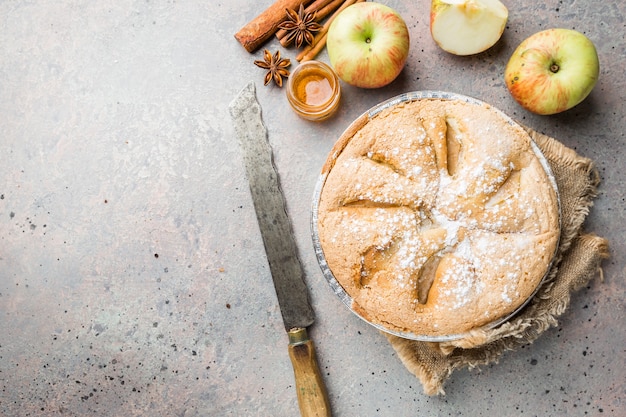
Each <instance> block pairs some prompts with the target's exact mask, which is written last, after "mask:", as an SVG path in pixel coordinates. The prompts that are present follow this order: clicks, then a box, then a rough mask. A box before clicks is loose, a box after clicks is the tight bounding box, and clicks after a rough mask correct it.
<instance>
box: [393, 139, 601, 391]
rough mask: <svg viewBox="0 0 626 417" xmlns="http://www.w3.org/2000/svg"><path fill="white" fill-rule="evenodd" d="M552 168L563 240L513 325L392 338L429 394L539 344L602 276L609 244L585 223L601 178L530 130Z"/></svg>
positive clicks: (587, 165) (584, 160)
mask: <svg viewBox="0 0 626 417" xmlns="http://www.w3.org/2000/svg"><path fill="white" fill-rule="evenodd" d="M528 131H529V133H530V135H531V137H532V138H533V139H534V140H535V142H536V143H537V145H538V146H539V148H541V150H542V151H543V153H544V155H545V156H546V158H547V159H548V162H549V164H550V166H551V168H552V171H553V174H554V177H555V179H556V183H557V187H558V189H559V194H560V198H561V239H560V242H559V247H558V249H557V254H556V259H555V261H554V263H553V265H552V268H551V270H550V272H549V275H548V277H547V278H546V280H545V281H544V283H543V284H542V286H541V287H540V288H539V290H538V292H537V293H536V295H535V296H534V297H533V299H532V300H531V301H530V302H529V303H528V304H527V305H526V307H524V308H523V309H522V310H521V311H520V312H519V313H518V314H517V315H515V316H514V317H513V318H512V319H511V320H509V321H508V322H506V323H504V324H502V325H500V326H499V327H496V328H494V329H490V330H476V331H473V332H471V334H470V336H468V337H466V338H464V339H461V340H455V341H452V342H444V343H432V342H420V341H414V340H407V339H404V338H400V337H397V336H392V335H389V334H386V336H387V338H388V340H389V342H390V343H391V345H392V346H393V348H394V349H395V350H396V352H397V354H398V356H399V357H400V359H401V360H402V362H403V363H404V365H405V366H406V367H407V369H408V370H409V371H410V372H412V373H413V374H415V376H416V377H417V378H418V379H419V380H420V381H421V383H422V385H423V387H424V392H425V393H426V394H428V395H438V394H444V390H443V386H444V383H445V381H446V380H447V379H448V378H449V377H450V375H451V374H452V372H453V371H454V370H455V369H459V368H463V367H468V368H470V369H471V368H473V367H475V366H478V365H487V364H489V363H495V362H497V361H498V360H499V358H500V357H501V356H502V354H503V353H504V352H505V351H509V350H515V349H517V348H519V347H521V346H523V345H527V344H529V343H532V342H533V341H535V340H536V339H537V338H538V337H539V336H540V335H541V334H542V333H543V332H545V331H546V330H547V329H549V328H550V326H556V325H557V317H559V316H560V315H561V314H563V312H565V310H566V309H567V307H568V306H569V302H570V297H571V294H572V293H573V292H574V291H576V290H578V289H580V288H581V287H583V286H585V285H586V284H587V283H588V282H589V281H590V280H591V279H592V278H594V277H597V276H599V277H601V276H602V270H601V263H602V260H603V259H605V258H607V257H608V252H609V251H608V242H607V241H606V239H603V238H601V237H598V236H595V235H592V234H586V233H584V232H582V224H583V222H584V220H585V218H586V217H587V214H588V213H589V209H590V207H591V206H592V204H593V199H594V198H595V197H596V190H597V187H598V184H599V181H600V179H599V175H598V172H597V171H596V169H595V168H594V165H593V162H592V161H591V160H589V159H587V158H583V157H581V156H579V155H578V154H576V152H575V151H573V150H572V149H569V148H567V147H566V146H564V145H563V144H562V143H560V142H559V141H557V140H556V139H553V138H550V137H548V136H545V135H542V134H540V133H537V132H535V131H533V130H531V129H528Z"/></svg>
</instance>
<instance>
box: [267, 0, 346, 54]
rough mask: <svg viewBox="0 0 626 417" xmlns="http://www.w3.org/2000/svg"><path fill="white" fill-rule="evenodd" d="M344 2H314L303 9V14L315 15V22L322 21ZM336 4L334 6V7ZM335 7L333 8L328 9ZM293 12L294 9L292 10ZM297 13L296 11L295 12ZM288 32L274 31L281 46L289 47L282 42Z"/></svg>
mask: <svg viewBox="0 0 626 417" xmlns="http://www.w3.org/2000/svg"><path fill="white" fill-rule="evenodd" d="M343 2H344V0H315V1H314V2H313V3H311V4H309V5H308V6H307V7H306V8H305V9H304V12H305V13H316V15H315V21H316V22H319V21H321V20H322V19H324V18H325V17H326V16H328V15H329V14H331V13H332V12H333V10H335V9H336V8H337V7H339V5H340V4H341V3H343ZM335 4H336V5H335ZM332 5H335V6H334V7H333V8H331V7H329V6H332ZM294 10H295V9H294ZM296 12H297V10H296ZM287 33H288V31H286V30H285V29H278V30H277V31H276V38H278V40H279V41H280V44H281V45H282V46H289V43H288V42H283V39H284V38H285V36H287Z"/></svg>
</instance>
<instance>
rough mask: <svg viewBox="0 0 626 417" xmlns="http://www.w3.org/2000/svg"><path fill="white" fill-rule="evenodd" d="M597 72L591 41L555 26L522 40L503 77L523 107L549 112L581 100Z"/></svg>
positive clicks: (554, 111) (598, 68)
mask: <svg viewBox="0 0 626 417" xmlns="http://www.w3.org/2000/svg"><path fill="white" fill-rule="evenodd" d="M599 72H600V63H599V61H598V54H597V52H596V48H595V46H594V44H593V42H591V40H589V38H587V37H586V36H585V35H583V34H582V33H580V32H577V31H575V30H571V29H560V28H556V29H548V30H544V31H541V32H538V33H535V34H534V35H532V36H530V37H529V38H527V39H526V40H524V41H523V42H522V43H521V44H520V45H519V46H518V47H517V49H516V50H515V52H513V55H512V56H511V58H510V59H509V62H508V64H507V66H506V69H505V71H504V80H505V82H506V86H507V88H508V89H509V91H510V92H511V95H512V96H513V98H514V99H515V100H516V101H517V102H518V103H519V104H520V105H521V106H522V107H524V108H525V109H527V110H529V111H531V112H533V113H537V114H544V115H548V114H555V113H560V112H562V111H565V110H568V109H571V108H572V107H574V106H575V105H577V104H578V103H580V102H581V101H583V100H584V99H585V98H586V97H587V96H588V95H589V93H590V92H591V90H592V89H593V87H594V86H595V85H596V82H597V81H598V75H599Z"/></svg>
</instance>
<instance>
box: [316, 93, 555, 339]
mask: <svg viewBox="0 0 626 417" xmlns="http://www.w3.org/2000/svg"><path fill="white" fill-rule="evenodd" d="M430 99H436V100H461V101H464V102H466V103H469V104H475V105H479V106H489V108H490V110H493V111H495V112H496V113H498V114H499V116H500V117H501V118H502V119H503V120H504V121H506V122H507V123H509V124H511V125H514V126H520V125H519V124H518V123H516V122H515V121H514V120H513V119H511V118H510V117H509V116H507V115H506V114H505V113H503V112H502V111H500V110H498V109H496V108H494V107H493V106H491V105H489V104H487V103H485V102H483V101H480V100H477V99H475V98H472V97H468V96H464V95H461V94H456V93H450V92H443V91H413V92H409V93H404V94H401V95H398V96H396V97H393V98H390V99H388V100H386V101H384V102H382V103H379V104H377V105H376V106H374V107H372V108H371V109H369V110H368V111H366V112H365V113H363V114H362V115H361V116H359V117H358V118H357V119H356V120H354V121H353V122H352V123H351V124H350V126H348V128H347V129H346V130H345V131H344V132H343V133H342V135H341V137H340V138H341V139H340V141H341V140H344V142H345V143H343V144H341V143H338V144H336V145H335V146H334V147H333V149H332V150H331V153H330V154H329V156H328V158H327V160H326V163H325V165H324V168H323V169H322V173H321V174H320V176H319V178H318V180H317V183H316V186H315V191H314V195H313V203H312V209H311V233H312V239H313V248H314V251H315V255H316V257H317V261H318V263H319V266H320V269H321V271H322V274H323V276H324V278H325V279H326V281H327V282H328V284H329V285H330V288H331V289H332V291H333V292H334V293H335V294H336V295H337V297H339V299H340V300H341V301H342V302H343V304H345V305H346V306H347V307H348V309H349V310H350V311H352V313H353V314H355V315H356V316H357V317H359V318H360V319H362V320H363V321H365V322H366V323H368V324H370V325H371V326H373V327H375V328H376V329H378V330H381V331H383V332H386V333H388V334H392V335H395V336H398V337H402V338H405V339H411V340H418V341H426V342H448V341H453V340H458V339H463V338H464V337H467V336H468V335H469V334H470V333H469V332H464V333H458V334H447V335H425V334H416V333H412V332H404V331H398V330H396V329H391V328H388V327H386V326H383V325H381V324H379V323H375V322H372V321H370V320H368V319H367V318H365V317H364V316H363V315H361V314H359V312H358V311H356V310H355V309H354V308H353V299H352V297H351V296H350V295H349V294H348V293H347V292H346V290H345V289H344V288H343V286H342V285H341V284H340V282H339V281H338V280H337V278H336V277H335V276H334V274H333V272H332V270H331V268H330V266H329V265H328V263H327V261H326V257H325V255H324V249H323V248H322V244H321V241H320V236H319V212H318V210H319V204H320V199H321V196H322V191H323V188H324V185H325V183H326V179H327V177H328V174H329V172H330V170H331V168H329V167H332V166H333V165H334V163H335V161H336V160H337V158H338V157H339V155H340V154H341V151H342V150H343V148H344V147H345V145H346V144H347V143H348V142H349V139H350V138H351V137H352V136H353V135H354V133H355V132H356V131H357V130H358V129H360V127H362V126H364V125H365V124H366V123H367V122H368V121H369V120H370V119H371V118H373V117H375V116H376V115H377V114H378V113H380V112H381V111H383V110H385V109H387V108H390V107H393V106H396V105H398V104H401V103H406V102H412V101H416V100H430ZM520 127H521V126H520ZM529 140H530V144H531V148H532V151H533V152H534V154H535V155H536V156H537V158H538V160H539V162H540V163H541V165H542V167H543V169H544V170H545V173H546V175H547V178H548V180H549V182H550V185H551V186H552V188H553V189H554V192H555V196H556V203H557V209H558V213H557V215H558V230H559V231H560V230H561V203H560V197H559V190H558V187H557V183H556V180H555V178H554V175H553V173H552V169H551V168H550V165H549V163H548V161H547V159H546V157H545V156H544V155H543V152H542V151H541V149H540V148H539V147H538V146H537V144H536V143H535V142H534V141H533V139H532V137H530V135H529ZM338 142H339V141H338ZM559 242H560V233H559V236H558V237H557V241H556V245H555V251H554V253H553V254H552V256H551V260H550V262H549V265H548V267H547V269H546V273H545V274H544V276H543V277H542V279H541V280H540V281H539V282H538V284H537V285H536V287H535V288H534V290H533V291H532V293H531V294H530V296H528V297H527V298H526V299H525V300H524V301H523V302H522V304H521V305H519V306H518V307H517V308H516V309H515V310H514V311H512V312H511V313H509V314H506V315H504V316H503V317H501V318H499V319H496V320H494V321H491V322H489V323H488V324H486V325H483V326H481V327H478V328H476V329H472V331H474V330H481V329H482V330H488V329H493V328H495V327H497V326H499V325H501V324H503V323H505V322H507V321H509V320H510V319H512V318H513V317H514V316H516V315H517V314H518V313H519V312H520V311H521V310H522V309H523V308H524V307H525V306H526V305H527V304H528V303H529V302H530V301H531V300H532V298H533V297H534V296H535V295H536V293H537V291H538V290H539V288H541V286H542V285H543V284H544V283H545V282H546V280H547V279H548V277H550V275H551V274H550V272H551V271H552V267H553V263H554V259H555V255H556V252H557V251H558V247H559Z"/></svg>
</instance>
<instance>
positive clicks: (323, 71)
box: [287, 61, 341, 121]
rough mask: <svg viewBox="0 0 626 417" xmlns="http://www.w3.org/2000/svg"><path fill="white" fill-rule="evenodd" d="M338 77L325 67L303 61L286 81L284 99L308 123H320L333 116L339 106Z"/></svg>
mask: <svg viewBox="0 0 626 417" xmlns="http://www.w3.org/2000/svg"><path fill="white" fill-rule="evenodd" d="M340 96H341V87H340V85H339V78H338V77H337V75H336V74H335V72H334V71H333V70H332V68H330V67H329V66H328V65H326V64H324V63H323V62H319V61H306V62H303V63H301V64H300V65H298V67H297V68H296V69H295V70H294V71H293V72H292V73H291V75H290V76H289V79H288V81H287V99H288V100H289V104H291V107H292V108H293V110H294V111H295V112H296V113H297V114H298V115H299V116H300V117H303V118H305V119H307V120H313V121H320V120H325V119H327V118H329V117H330V116H332V115H333V113H334V112H335V111H336V110H337V107H338V105H339V99H340Z"/></svg>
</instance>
